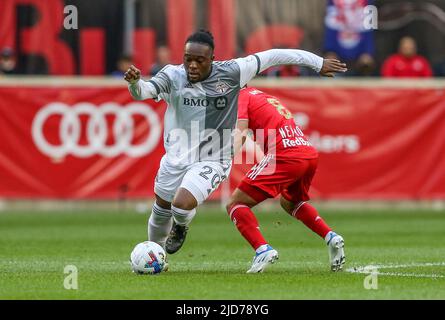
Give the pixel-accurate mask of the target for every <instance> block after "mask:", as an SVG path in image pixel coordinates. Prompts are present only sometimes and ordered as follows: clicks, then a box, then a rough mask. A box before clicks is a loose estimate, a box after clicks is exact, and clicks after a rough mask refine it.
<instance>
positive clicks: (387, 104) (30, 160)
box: [0, 85, 445, 199]
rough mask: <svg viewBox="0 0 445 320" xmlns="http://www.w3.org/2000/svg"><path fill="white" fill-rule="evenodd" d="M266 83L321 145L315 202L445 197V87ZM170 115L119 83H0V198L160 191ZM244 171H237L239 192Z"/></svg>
mask: <svg viewBox="0 0 445 320" xmlns="http://www.w3.org/2000/svg"><path fill="white" fill-rule="evenodd" d="M260 89H263V90H264V91H267V92H268V93H270V94H272V95H275V96H277V97H278V98H279V99H281V101H282V102H283V103H284V104H285V105H286V106H287V107H288V109H290V110H291V111H292V112H293V113H294V115H295V119H296V121H297V123H298V124H299V125H300V126H301V128H302V129H303V131H304V132H305V134H306V135H307V136H308V137H309V139H310V140H311V142H312V143H313V144H314V145H315V146H316V147H317V149H318V150H319V153H320V161H319V168H318V171H317V174H316V177H315V180H314V182H313V187H312V190H311V194H312V196H313V198H323V199H328V198H329V199H438V198H441V199H443V198H445V90H444V89H437V88H418V89H407V88H384V87H383V88H382V87H376V88H372V87H371V88H364V87H344V86H342V87H312V86H308V87H297V88H294V87H282V88H260ZM164 111H165V104H164V103H162V102H161V103H157V102H154V101H153V100H146V101H134V100H132V98H131V97H130V95H129V93H128V91H127V89H126V88H125V87H122V86H116V87H114V86H111V87H110V86H103V87H101V86H94V87H89V86H69V85H67V86H65V85H64V86H56V87H54V86H53V87H51V86H43V85H42V86H38V87H36V86H35V85H34V86H26V85H24V86H7V85H3V86H1V87H0V137H1V142H0V197H1V198H15V199H20V198H26V199H29V198H44V199H118V198H119V197H127V198H149V197H153V183H154V178H155V176H156V172H157V169H158V167H159V160H160V158H161V157H162V155H163V153H164V148H163V145H162V136H163V117H164ZM247 168H248V166H246V165H235V166H234V167H233V169H232V173H231V177H230V185H231V187H232V188H233V187H235V186H236V184H237V182H238V181H239V180H240V179H241V178H242V175H243V172H244V171H245V170H246V169H247ZM220 194H221V190H218V191H217V192H215V194H214V195H212V198H218V197H219V196H220Z"/></svg>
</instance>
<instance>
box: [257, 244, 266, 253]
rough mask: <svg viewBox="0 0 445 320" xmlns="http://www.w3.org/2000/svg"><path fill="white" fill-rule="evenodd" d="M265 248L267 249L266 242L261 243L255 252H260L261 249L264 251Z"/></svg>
mask: <svg viewBox="0 0 445 320" xmlns="http://www.w3.org/2000/svg"><path fill="white" fill-rule="evenodd" d="M266 249H267V244H263V245H261V246H259V247H258V248H256V250H255V252H256V253H261V252H263V251H266Z"/></svg>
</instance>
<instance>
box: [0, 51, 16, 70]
mask: <svg viewBox="0 0 445 320" xmlns="http://www.w3.org/2000/svg"><path fill="white" fill-rule="evenodd" d="M15 67H16V59H15V55H14V51H13V50H12V49H11V48H3V49H2V50H1V51H0V74H13V73H15Z"/></svg>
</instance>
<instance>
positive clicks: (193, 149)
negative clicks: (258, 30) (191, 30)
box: [129, 49, 323, 166]
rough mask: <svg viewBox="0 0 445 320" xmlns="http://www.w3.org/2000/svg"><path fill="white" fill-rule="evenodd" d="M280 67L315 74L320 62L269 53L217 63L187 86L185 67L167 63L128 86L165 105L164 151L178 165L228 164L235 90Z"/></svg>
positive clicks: (289, 52) (305, 55)
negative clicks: (300, 68) (293, 66)
mask: <svg viewBox="0 0 445 320" xmlns="http://www.w3.org/2000/svg"><path fill="white" fill-rule="evenodd" d="M280 64H297V65H301V66H308V67H311V68H313V69H314V70H316V71H317V72H319V71H320V70H321V68H322V65H323V58H321V57H319V56H317V55H314V54H312V53H310V52H307V51H303V50H294V49H272V50H267V51H263V52H259V53H257V54H254V55H250V56H247V57H245V58H238V59H234V60H228V61H220V62H219V61H216V62H213V64H212V71H211V73H210V76H209V77H208V78H207V79H205V80H204V81H201V82H197V83H190V82H189V81H188V80H187V75H186V71H185V69H184V66H183V65H179V66H174V65H167V66H166V67H164V69H162V70H161V71H159V72H158V73H157V74H156V75H155V76H154V77H153V78H151V79H150V80H149V81H143V80H138V81H136V82H134V83H131V84H129V90H130V93H131V95H132V96H133V97H134V98H135V99H137V100H143V99H147V98H154V99H157V100H160V99H163V100H165V101H166V102H167V105H168V107H167V111H166V113H165V118H164V123H165V127H164V147H165V150H166V152H167V160H168V161H169V162H170V163H171V164H173V165H178V166H187V165H188V164H191V163H194V162H197V161H222V162H225V161H230V160H231V156H232V130H233V129H234V128H235V125H236V120H237V112H238V110H237V109H238V95H239V90H240V88H241V87H243V86H244V85H245V84H247V82H248V81H250V80H251V79H252V78H253V77H255V75H257V74H258V73H259V72H261V71H263V70H265V69H267V68H269V67H271V66H274V65H280Z"/></svg>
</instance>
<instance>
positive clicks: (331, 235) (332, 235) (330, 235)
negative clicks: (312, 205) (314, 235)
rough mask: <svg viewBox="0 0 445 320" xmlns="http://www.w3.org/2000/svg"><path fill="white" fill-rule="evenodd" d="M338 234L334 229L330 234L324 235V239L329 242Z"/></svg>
mask: <svg viewBox="0 0 445 320" xmlns="http://www.w3.org/2000/svg"><path fill="white" fill-rule="evenodd" d="M336 235H337V234H336V233H335V232H334V231H329V232H328V234H327V235H326V236H325V237H324V241H325V242H326V244H329V241H331V239H332V238H333V237H334V236H336Z"/></svg>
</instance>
